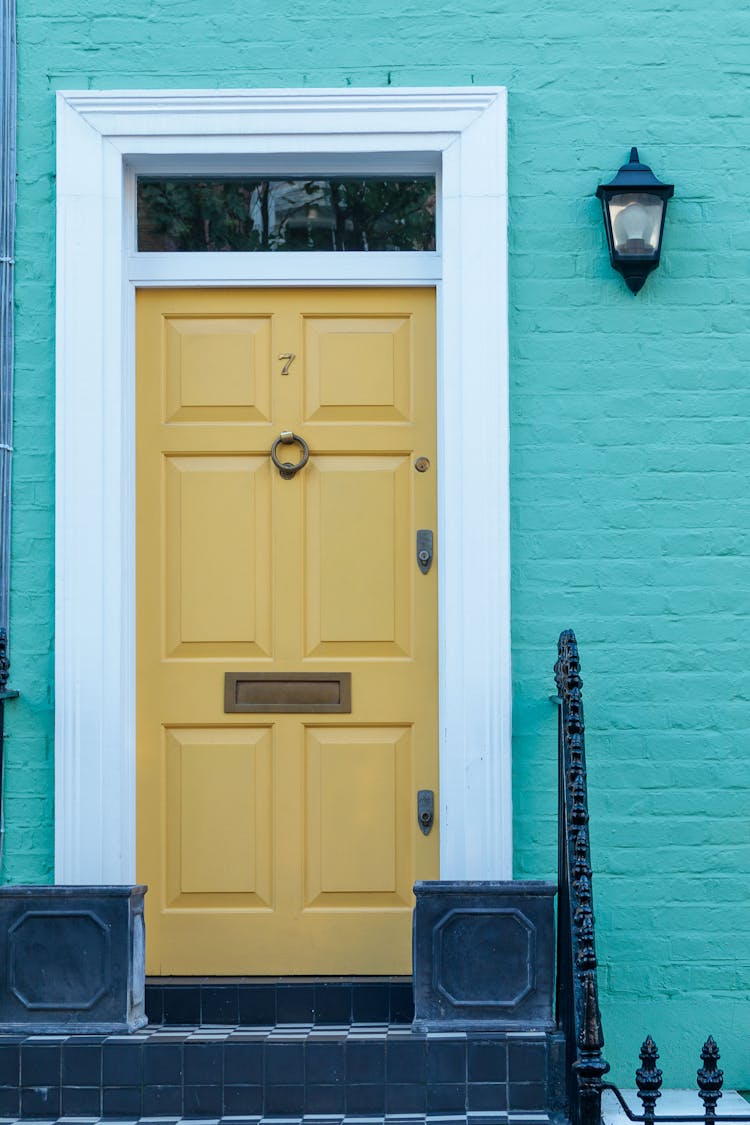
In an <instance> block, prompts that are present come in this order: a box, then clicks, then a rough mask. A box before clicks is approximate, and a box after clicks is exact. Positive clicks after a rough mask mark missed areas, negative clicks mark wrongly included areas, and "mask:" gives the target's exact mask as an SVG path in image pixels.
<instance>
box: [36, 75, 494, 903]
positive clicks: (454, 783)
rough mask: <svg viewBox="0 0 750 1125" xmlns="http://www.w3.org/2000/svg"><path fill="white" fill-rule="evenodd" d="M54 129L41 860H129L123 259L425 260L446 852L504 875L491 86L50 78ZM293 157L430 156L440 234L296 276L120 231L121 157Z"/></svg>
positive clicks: (388, 164)
mask: <svg viewBox="0 0 750 1125" xmlns="http://www.w3.org/2000/svg"><path fill="white" fill-rule="evenodd" d="M57 137H58V164H57V207H58V220H57V221H58V231H57V454H56V458H57V460H56V468H57V486H56V487H57V514H56V562H57V579H56V627H57V634H56V662H55V687H56V700H57V702H56V729H55V767H56V825H55V846H56V868H55V870H56V878H57V881H58V882H63V883H82V882H83V883H123V882H132V881H133V879H134V877H135V714H134V712H135V675H134V633H135V613H134V586H135V574H134V570H135V563H134V542H135V513H134V403H133V398H134V377H133V303H134V302H133V295H134V283H135V281H136V280H137V281H138V283H139V284H165V283H166V282H167V281H169V283H174V282H175V280H178V283H180V284H206V283H212V284H222V283H225V284H235V285H236V284H238V283H241V284H288V283H289V282H290V281H292V280H294V281H296V282H297V283H299V282H300V281H303V282H304V283H305V284H330V283H332V282H333V281H334V280H339V281H341V280H346V281H350V282H363V283H365V282H366V283H368V284H371V283H373V282H375V283H381V284H414V283H416V284H435V283H436V281H437V277H438V276H439V275H442V280H441V281H440V282H439V283H438V294H439V301H438V353H439V370H438V403H439V406H438V413H439V417H438V449H439V466H440V474H439V499H438V503H439V524H438V529H439V538H438V552H439V553H438V559H439V563H440V570H439V590H440V593H439V614H440V728H441V739H440V763H441V770H440V778H441V803H440V817H441V874H442V876H443V878H450V879H456V878H458V879H461V878H472V879H482V878H509V877H510V876H511V874H512V835H511V833H512V820H511V814H512V802H511V769H510V765H511V749H510V745H511V744H510V735H511V680H510V566H509V482H508V456H509V429H508V340H507V285H506V276H507V240H506V222H507V186H506V185H507V171H506V98H505V90H504V89H503V88H500V87H497V88H482V89H479V88H473V87H472V88H470V89H462V88H461V89H424V90H410V89H393V88H389V89H382V90H351V89H347V90H279V91H276V90H271V91H269V90H262V91H252V90H250V91H244V90H231V91H214V90H206V91H123V92H102V91H83V92H63V93H60V94H58V118H57ZM243 160H244V161H246V162H247V165H242V163H241V162H242V161H243ZM291 161H294V162H295V163H296V165H297V166H298V167H300V168H302V167H303V166H306V167H308V168H310V167H313V166H314V167H315V168H316V169H317V170H319V171H321V172H322V171H325V170H326V168H328V167H330V168H332V169H335V170H340V169H341V168H342V167H344V166H346V167H351V168H352V169H354V168H355V167H369V168H381V167H382V168H383V170H389V169H390V168H392V167H411V169H412V170H413V171H420V170H423V169H424V168H427V167H435V168H437V169H439V170H440V174H441V176H442V192H441V200H442V209H441V212H440V216H439V220H440V221H439V241H438V248H439V253H436V254H434V255H422V256H420V260H419V262H409V261H408V259H409V258H411V255H391V256H390V257H391V258H392V259H393V261H392V262H391V264H390V265H389V264H388V263H387V262H377V261H376V258H380V257H381V256H380V255H372V256H370V258H371V260H370V262H369V264H368V263H367V262H364V261H355V260H354V259H355V258H356V259H359V258H362V257H364V256H362V255H352V256H351V259H352V260H351V261H349V260H347V261H346V262H342V259H344V258H345V257H347V256H344V255H336V256H335V257H336V259H337V262H335V263H328V264H326V263H317V264H316V263H314V262H310V264H309V265H308V266H305V265H304V263H300V269H301V271H302V275H301V276H300V274H295V275H294V277H291V276H289V272H290V271H291V267H292V263H291V262H289V264H287V265H284V264H283V263H281V264H280V263H279V261H278V258H280V257H282V256H278V257H276V256H274V255H265V254H259V255H252V256H245V255H231V256H229V255H202V256H201V257H202V259H203V260H202V262H194V261H192V259H193V258H194V257H196V256H194V255H163V256H161V255H158V256H155V255H148V256H147V255H142V256H139V255H136V254H134V253H133V250H132V247H133V239H132V225H130V226H129V220H128V217H127V216H128V207H127V193H128V191H129V189H128V183H131V184H132V172H131V170H132V169H133V168H139V169H144V168H148V169H149V170H156V169H157V168H158V169H160V170H171V169H178V168H179V169H182V170H185V169H186V168H189V167H190V166H195V167H212V168H217V169H218V168H225V169H229V168H237V167H240V166H243V167H244V166H248V167H249V166H254V167H260V166H261V165H262V166H264V167H266V168H268V170H269V171H270V170H272V168H273V167H274V166H276V167H289V166H290V162H291ZM219 257H221V258H222V260H223V264H221V263H217V262H211V261H210V259H214V258H219ZM249 257H252V261H248V260H244V261H240V259H247V258H249ZM283 257H285V258H286V259H287V261H288V259H289V257H290V256H288V255H284V256H283ZM308 257H309V258H312V257H313V256H312V255H310V256H308ZM315 257H317V256H315ZM330 257H331V258H333V257H334V256H333V255H331V256H330ZM146 258H149V259H151V261H149V262H147V261H146ZM175 258H179V259H180V261H179V262H175V261H174V260H173V259H175ZM156 259H162V260H161V262H160V261H157V260H156ZM166 259H172V260H171V261H166ZM262 259H265V261H262ZM270 259H274V260H273V261H271V260H270ZM395 259H400V261H399V263H397V262H396V261H395ZM329 265H330V267H331V272H330V276H323V275H324V274H326V273H327V271H328V269H329ZM243 269H244V270H245V271H246V272H245V274H244V275H242V274H241V271H242V270H243ZM175 270H177V271H178V276H177V278H176V277H175V276H174V274H173V272H172V271H175ZM305 271H307V272H305ZM347 271H348V272H347ZM312 274H315V275H316V276H315V277H313V276H311V275H312ZM334 275H335V276H334ZM482 434H487V435H490V440H483V441H482V442H481V449H482V466H481V472H477V469H476V458H475V454H476V451H477V441H478V435H479V436H480V437H481V435H482Z"/></svg>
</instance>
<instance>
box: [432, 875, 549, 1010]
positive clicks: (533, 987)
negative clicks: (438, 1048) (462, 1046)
mask: <svg viewBox="0 0 750 1125" xmlns="http://www.w3.org/2000/svg"><path fill="white" fill-rule="evenodd" d="M556 891H557V887H556V885H555V884H554V883H545V882H536V881H534V882H532V881H520V880H519V881H514V882H502V883H501V882H443V881H440V882H438V881H435V882H420V883H417V884H416V885H415V887H414V893H415V895H416V900H417V902H416V907H415V911H414V1026H415V1028H418V1029H420V1030H425V1031H427V1030H436V1029H439V1028H445V1030H452V1029H455V1030H462V1029H466V1030H469V1029H482V1028H483V1029H485V1030H487V1031H514V1030H529V1029H536V1030H539V1031H547V1030H551V1029H552V1028H553V1027H554V1020H553V1010H552V1006H553V996H552V985H553V964H554V950H555V923H554V897H555V894H556Z"/></svg>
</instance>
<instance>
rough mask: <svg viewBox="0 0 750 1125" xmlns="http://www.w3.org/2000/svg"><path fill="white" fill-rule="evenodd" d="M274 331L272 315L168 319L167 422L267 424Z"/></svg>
mask: <svg viewBox="0 0 750 1125" xmlns="http://www.w3.org/2000/svg"><path fill="white" fill-rule="evenodd" d="M270 327H271V325H270V317H228V316H224V317H222V316H216V317H210V318H208V317H179V316H176V317H175V316H171V317H166V318H165V320H164V336H165V350H166V364H165V367H166V371H165V376H166V379H165V382H166V404H165V416H166V420H167V421H169V422H218V421H224V422H233V421H246V422H260V421H266V420H267V419H268V416H269V410H270V399H271V385H270V383H271V352H270V345H271V331H270Z"/></svg>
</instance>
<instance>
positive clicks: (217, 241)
mask: <svg viewBox="0 0 750 1125" xmlns="http://www.w3.org/2000/svg"><path fill="white" fill-rule="evenodd" d="M138 249H139V250H141V251H225V250H235V251H237V250H245V251H252V250H328V251H330V250H333V251H341V250H350V251H354V250H360V251H361V250H434V249H435V180H434V177H432V176H429V177H415V178H413V179H390V180H376V179H361V178H360V179H353V178H349V177H347V178H341V179H336V180H333V179H331V180H270V179H266V180H249V179H242V178H239V177H232V178H224V179H216V178H212V179H201V180H199V179H193V178H189V177H182V178H178V177H175V178H173V179H158V180H156V179H145V178H144V179H139V181H138Z"/></svg>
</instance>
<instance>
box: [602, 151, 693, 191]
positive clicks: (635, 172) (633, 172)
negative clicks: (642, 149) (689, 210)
mask: <svg viewBox="0 0 750 1125" xmlns="http://www.w3.org/2000/svg"><path fill="white" fill-rule="evenodd" d="M628 188H630V189H633V188H635V189H636V191H637V190H638V189H639V188H640V190H641V191H648V190H649V189H651V190H653V189H654V188H658V189H659V192H658V194H659V195H661V196H662V198H663V199H670V198H671V197H672V195H673V194H674V185H673V184H663V183H662V182H661V180H657V178H656V176H655V175H654V173H653V172H652V171H651V169H650V168H649V166H648V164H643V163H642V161H641V160H640V158H639V156H638V149H637V148H636V147H635V145H633V147H632V148H631V150H630V160H629V161H628V162H627V164H623V165H622V167H621V168H620V171H619V172H618V173H617V175H616V176H615V178H614V180H612V183H611V184H600V185H599V187H598V188H597V189H596V194H597V196H598V197H599V198H600V199H601V197H602V195H603V193H604V192H605V191H607V190H608V189H609V190H611V191H618V190H619V191H623V190H627V189H628Z"/></svg>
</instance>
